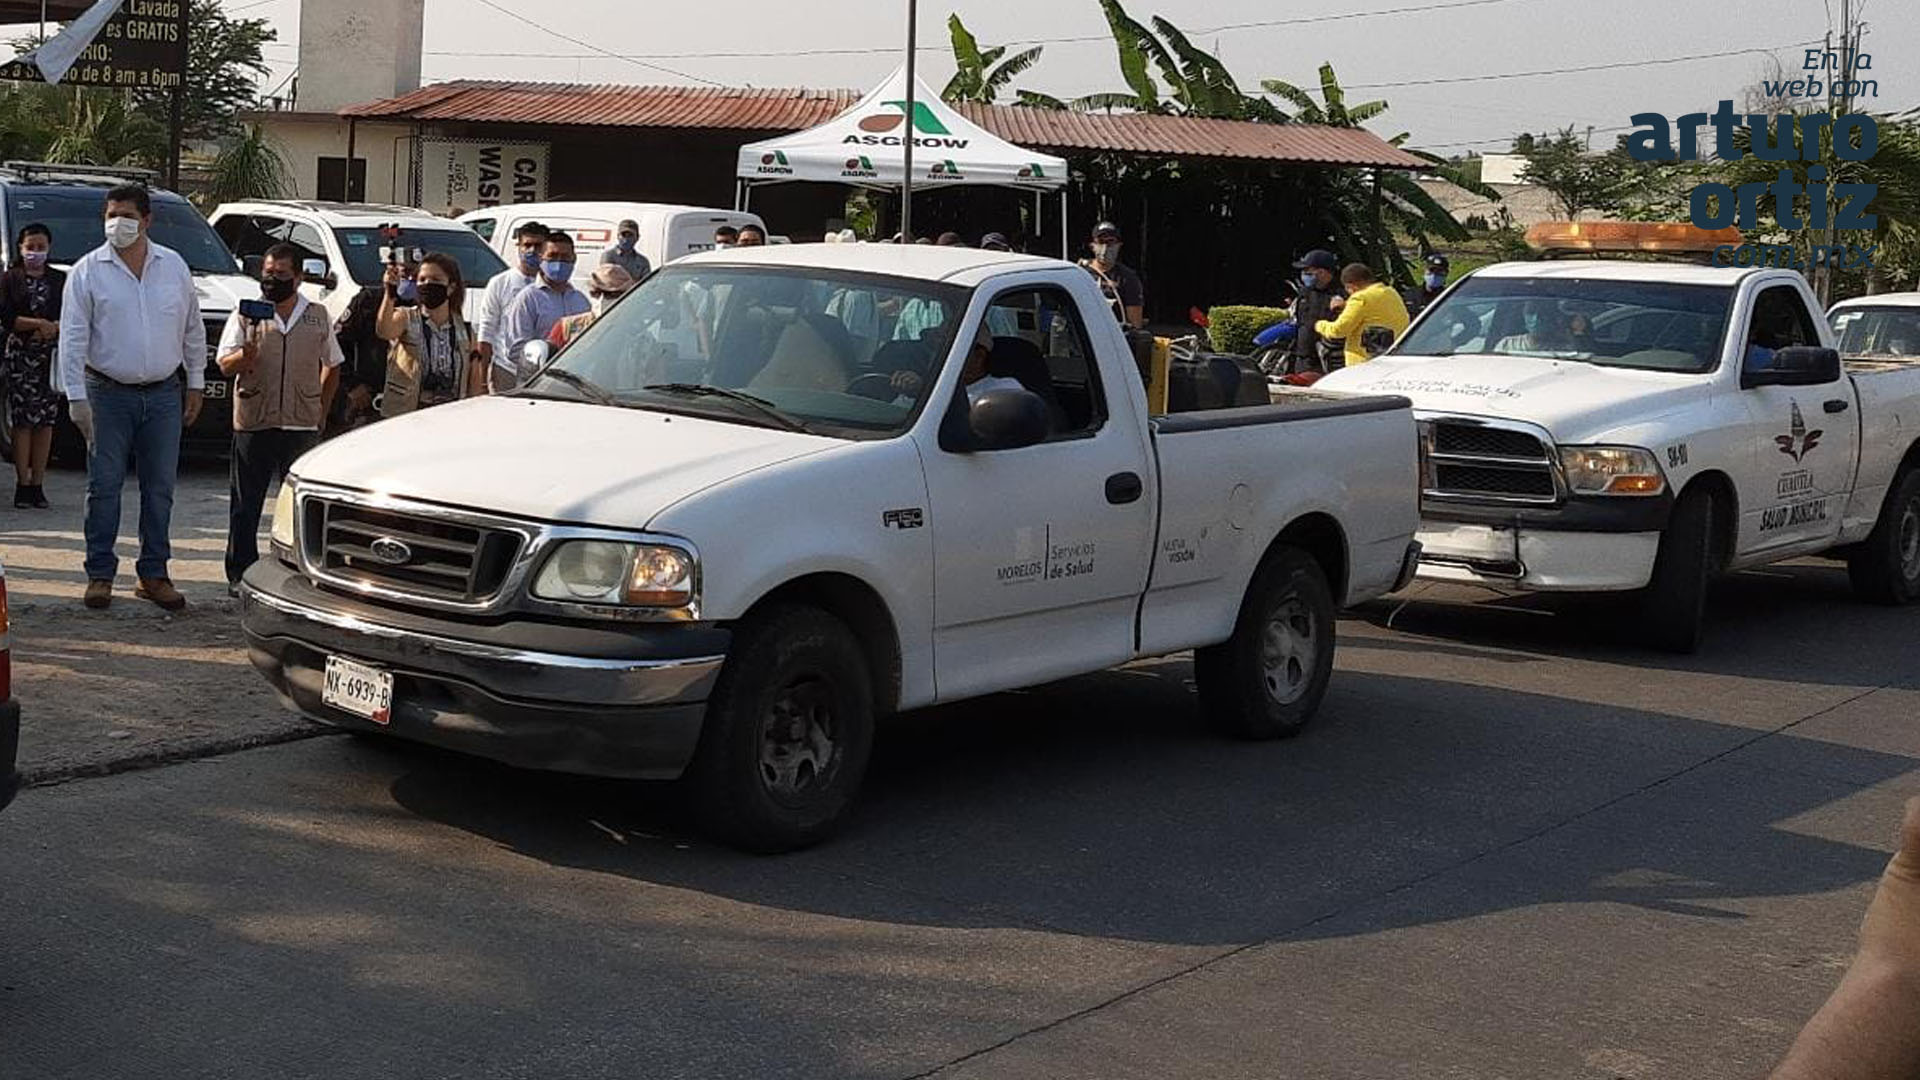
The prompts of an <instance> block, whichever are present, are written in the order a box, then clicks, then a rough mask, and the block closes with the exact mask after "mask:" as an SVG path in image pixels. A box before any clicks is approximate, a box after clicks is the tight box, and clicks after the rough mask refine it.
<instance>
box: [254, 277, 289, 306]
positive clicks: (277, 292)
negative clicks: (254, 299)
mask: <svg viewBox="0 0 1920 1080" xmlns="http://www.w3.org/2000/svg"><path fill="white" fill-rule="evenodd" d="M297 288H299V284H298V283H297V282H295V281H294V280H293V279H292V278H277V277H270V278H262V279H261V280H260V296H261V297H262V298H263V299H266V300H269V301H272V302H273V303H276V304H279V303H283V302H285V301H287V300H291V299H293V292H294V290H295V289H297Z"/></svg>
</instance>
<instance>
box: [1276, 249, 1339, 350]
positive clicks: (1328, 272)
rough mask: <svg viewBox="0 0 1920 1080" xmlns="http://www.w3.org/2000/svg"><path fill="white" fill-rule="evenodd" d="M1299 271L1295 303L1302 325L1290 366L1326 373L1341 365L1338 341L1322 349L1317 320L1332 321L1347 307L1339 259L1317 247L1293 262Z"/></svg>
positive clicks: (1296, 334) (1294, 345)
mask: <svg viewBox="0 0 1920 1080" xmlns="http://www.w3.org/2000/svg"><path fill="white" fill-rule="evenodd" d="M1293 268H1294V269H1295V270H1298V271H1300V285H1299V288H1300V295H1299V297H1298V298H1296V299H1295V300H1294V302H1293V321H1294V322H1295V323H1296V324H1297V325H1298V326H1299V330H1298V332H1296V333H1295V334H1294V336H1293V344H1292V346H1291V347H1289V348H1288V350H1287V356H1288V363H1287V368H1288V370H1289V372H1291V373H1295V374H1298V373H1302V372H1308V371H1318V372H1321V373H1323V374H1324V373H1326V372H1328V371H1333V370H1336V369H1338V368H1339V367H1341V366H1342V364H1343V361H1342V360H1341V349H1340V347H1339V346H1340V343H1339V342H1333V343H1331V344H1330V345H1329V347H1328V348H1327V349H1324V350H1323V349H1322V348H1321V339H1320V334H1319V332H1318V331H1316V330H1315V329H1314V324H1315V323H1320V322H1330V321H1332V320H1333V319H1334V317H1335V316H1337V315H1338V314H1339V312H1340V309H1341V308H1342V307H1345V306H1346V297H1345V295H1344V294H1343V293H1341V291H1340V279H1339V277H1338V275H1339V273H1340V260H1339V258H1338V257H1337V256H1335V255H1334V253H1333V252H1331V251H1327V250H1325V249H1323V248H1315V249H1314V250H1312V251H1309V252H1307V253H1306V254H1305V255H1303V256H1301V257H1300V259H1299V260H1298V261H1296V262H1295V263H1294V264H1293Z"/></svg>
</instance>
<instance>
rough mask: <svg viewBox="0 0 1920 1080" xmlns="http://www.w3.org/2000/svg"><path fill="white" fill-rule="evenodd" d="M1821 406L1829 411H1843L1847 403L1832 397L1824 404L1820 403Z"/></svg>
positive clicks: (1845, 409)
mask: <svg viewBox="0 0 1920 1080" xmlns="http://www.w3.org/2000/svg"><path fill="white" fill-rule="evenodd" d="M1821 408H1823V409H1825V410H1827V411H1828V412H1830V413H1843V412H1846V411H1847V403H1846V402H1845V401H1842V400H1840V399H1839V398H1833V399H1831V400H1829V401H1828V402H1827V403H1826V404H1824V405H1822V406H1821Z"/></svg>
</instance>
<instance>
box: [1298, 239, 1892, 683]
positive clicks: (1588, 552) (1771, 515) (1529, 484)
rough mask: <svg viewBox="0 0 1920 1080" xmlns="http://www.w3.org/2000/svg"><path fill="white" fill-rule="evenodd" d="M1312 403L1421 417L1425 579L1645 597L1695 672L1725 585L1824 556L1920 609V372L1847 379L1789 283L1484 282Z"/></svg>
mask: <svg viewBox="0 0 1920 1080" xmlns="http://www.w3.org/2000/svg"><path fill="white" fill-rule="evenodd" d="M1318 386H1319V387H1320V388H1328V389H1340V390H1357V391H1363V392H1367V393H1387V394H1400V395H1404V396H1406V397H1408V398H1411V399H1412V400H1413V403H1414V409H1415V414H1416V416H1417V417H1418V419H1419V424H1420V433H1421V443H1420V471H1421V528H1420V540H1421V542H1422V544H1423V545H1424V548H1423V553H1422V556H1421V564H1420V576H1421V577H1423V578H1433V579H1441V580H1450V581H1465V582H1474V583H1479V584H1483V585H1491V586H1495V587H1498V588H1502V589H1513V590H1533V591H1553V590H1565V591H1589V592H1620V593H1632V594H1634V595H1635V597H1636V598H1637V600H1638V602H1639V603H1640V604H1641V606H1642V615H1643V616H1644V617H1643V618H1641V619H1639V620H1637V621H1636V622H1635V623H1634V627H1635V629H1634V633H1635V634H1636V635H1637V636H1638V638H1639V640H1641V641H1643V642H1645V643H1647V644H1650V645H1653V646H1655V647H1659V648H1664V649H1670V650H1674V651H1682V652H1687V651H1692V650H1693V649H1695V648H1697V647H1698V646H1699V643H1700V640H1701V632H1702V626H1703V622H1704V618H1705V605H1706V586H1707V582H1708V579H1709V578H1710V577H1711V576H1712V575H1714V574H1715V573H1718V572H1720V571H1723V570H1727V569H1733V568H1741V567H1750V566H1758V565H1762V564H1765V563H1770V562H1776V561H1779V560H1782V559H1787V558H1792V557H1795V556H1803V555H1817V554H1828V555H1832V556H1835V557H1839V558H1844V559H1845V560H1846V561H1847V565H1848V568H1849V570H1850V571H1851V574H1852V581H1853V584H1854V587H1855V589H1856V591H1857V592H1858V593H1859V594H1860V595H1862V596H1863V597H1865V598H1867V599H1870V600H1874V601H1879V602H1883V603H1896V604H1904V603H1910V602H1912V601H1914V600H1915V599H1916V598H1920V361H1916V360H1914V359H1912V358H1908V359H1905V360H1901V359H1894V358H1887V357H1880V358H1873V359H1870V358H1860V359H1854V358H1851V357H1850V358H1848V359H1847V360H1846V361H1845V362H1843V361H1842V358H1841V357H1840V355H1839V354H1838V353H1837V352H1836V350H1835V341H1834V336H1833V334H1832V332H1831V330H1830V329H1829V327H1828V325H1827V322H1826V320H1825V319H1823V318H1821V315H1820V311H1819V308H1818V306H1817V304H1816V302H1815V300H1814V296H1813V293H1812V291H1811V290H1810V289H1809V288H1808V287H1807V283H1806V281H1805V279H1804V278H1802V277H1801V276H1800V275H1799V274H1797V273H1794V272H1792V271H1786V270H1758V269H1755V270H1749V269H1735V268H1727V269H1714V268H1709V267H1704V266H1688V265H1679V264H1670V263H1651V262H1625V261H1586V260H1573V261H1565V262H1546V263H1508V264H1502V265H1498V266H1491V267H1487V268H1484V269H1482V270H1479V271H1477V272H1475V273H1473V274H1471V275H1469V276H1467V277H1466V278H1463V279H1462V280H1460V281H1459V282H1456V283H1455V284H1454V286H1453V287H1452V288H1451V289H1450V290H1448V291H1447V292H1446V293H1445V294H1443V295H1442V296H1441V297H1440V298H1439V299H1437V300H1436V301H1435V302H1434V303H1433V304H1432V305H1431V306H1430V307H1428V308H1427V310H1426V311H1425V312H1424V313H1422V315H1421V316H1420V318H1419V319H1418V321H1416V322H1415V323H1414V324H1413V325H1412V326H1411V327H1410V328H1409V329H1408V332H1407V334H1406V335H1405V336H1404V337H1403V338H1402V339H1401V340H1400V341H1399V342H1398V343H1397V344H1396V345H1395V346H1394V347H1393V349H1392V350H1390V351H1389V352H1388V353H1387V354H1386V355H1384V356H1382V357H1380V358H1378V359H1376V360H1374V361H1372V362H1370V363H1367V364H1364V365H1360V366H1358V367H1355V368H1351V369H1348V370H1345V371H1341V372H1337V373H1335V374H1333V375H1329V376H1328V377H1327V378H1325V379H1323V380H1321V382H1320V383H1319V384H1318Z"/></svg>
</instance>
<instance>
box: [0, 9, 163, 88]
mask: <svg viewBox="0 0 1920 1080" xmlns="http://www.w3.org/2000/svg"><path fill="white" fill-rule="evenodd" d="M188 3H189V0H98V2H97V3H95V4H94V5H93V6H92V7H90V8H88V9H87V10H86V11H85V12H83V13H82V14H81V15H80V17H79V18H77V19H75V20H73V21H72V22H70V23H68V24H67V25H66V27H65V28H64V29H62V30H61V31H60V33H58V34H56V35H54V36H53V37H51V38H49V39H47V42H46V43H45V44H43V45H41V46H40V47H39V48H36V49H33V50H31V51H29V52H26V53H23V54H21V55H19V56H17V57H14V58H13V60H11V61H10V62H8V63H7V64H5V65H0V79H15V80H20V81H24V82H50V83H60V84H61V85H64V86H110V87H113V88H115V89H118V90H174V89H178V88H179V87H180V85H181V84H182V83H183V82H184V81H185V79H186V74H187V7H188ZM0 55H4V54H0Z"/></svg>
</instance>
